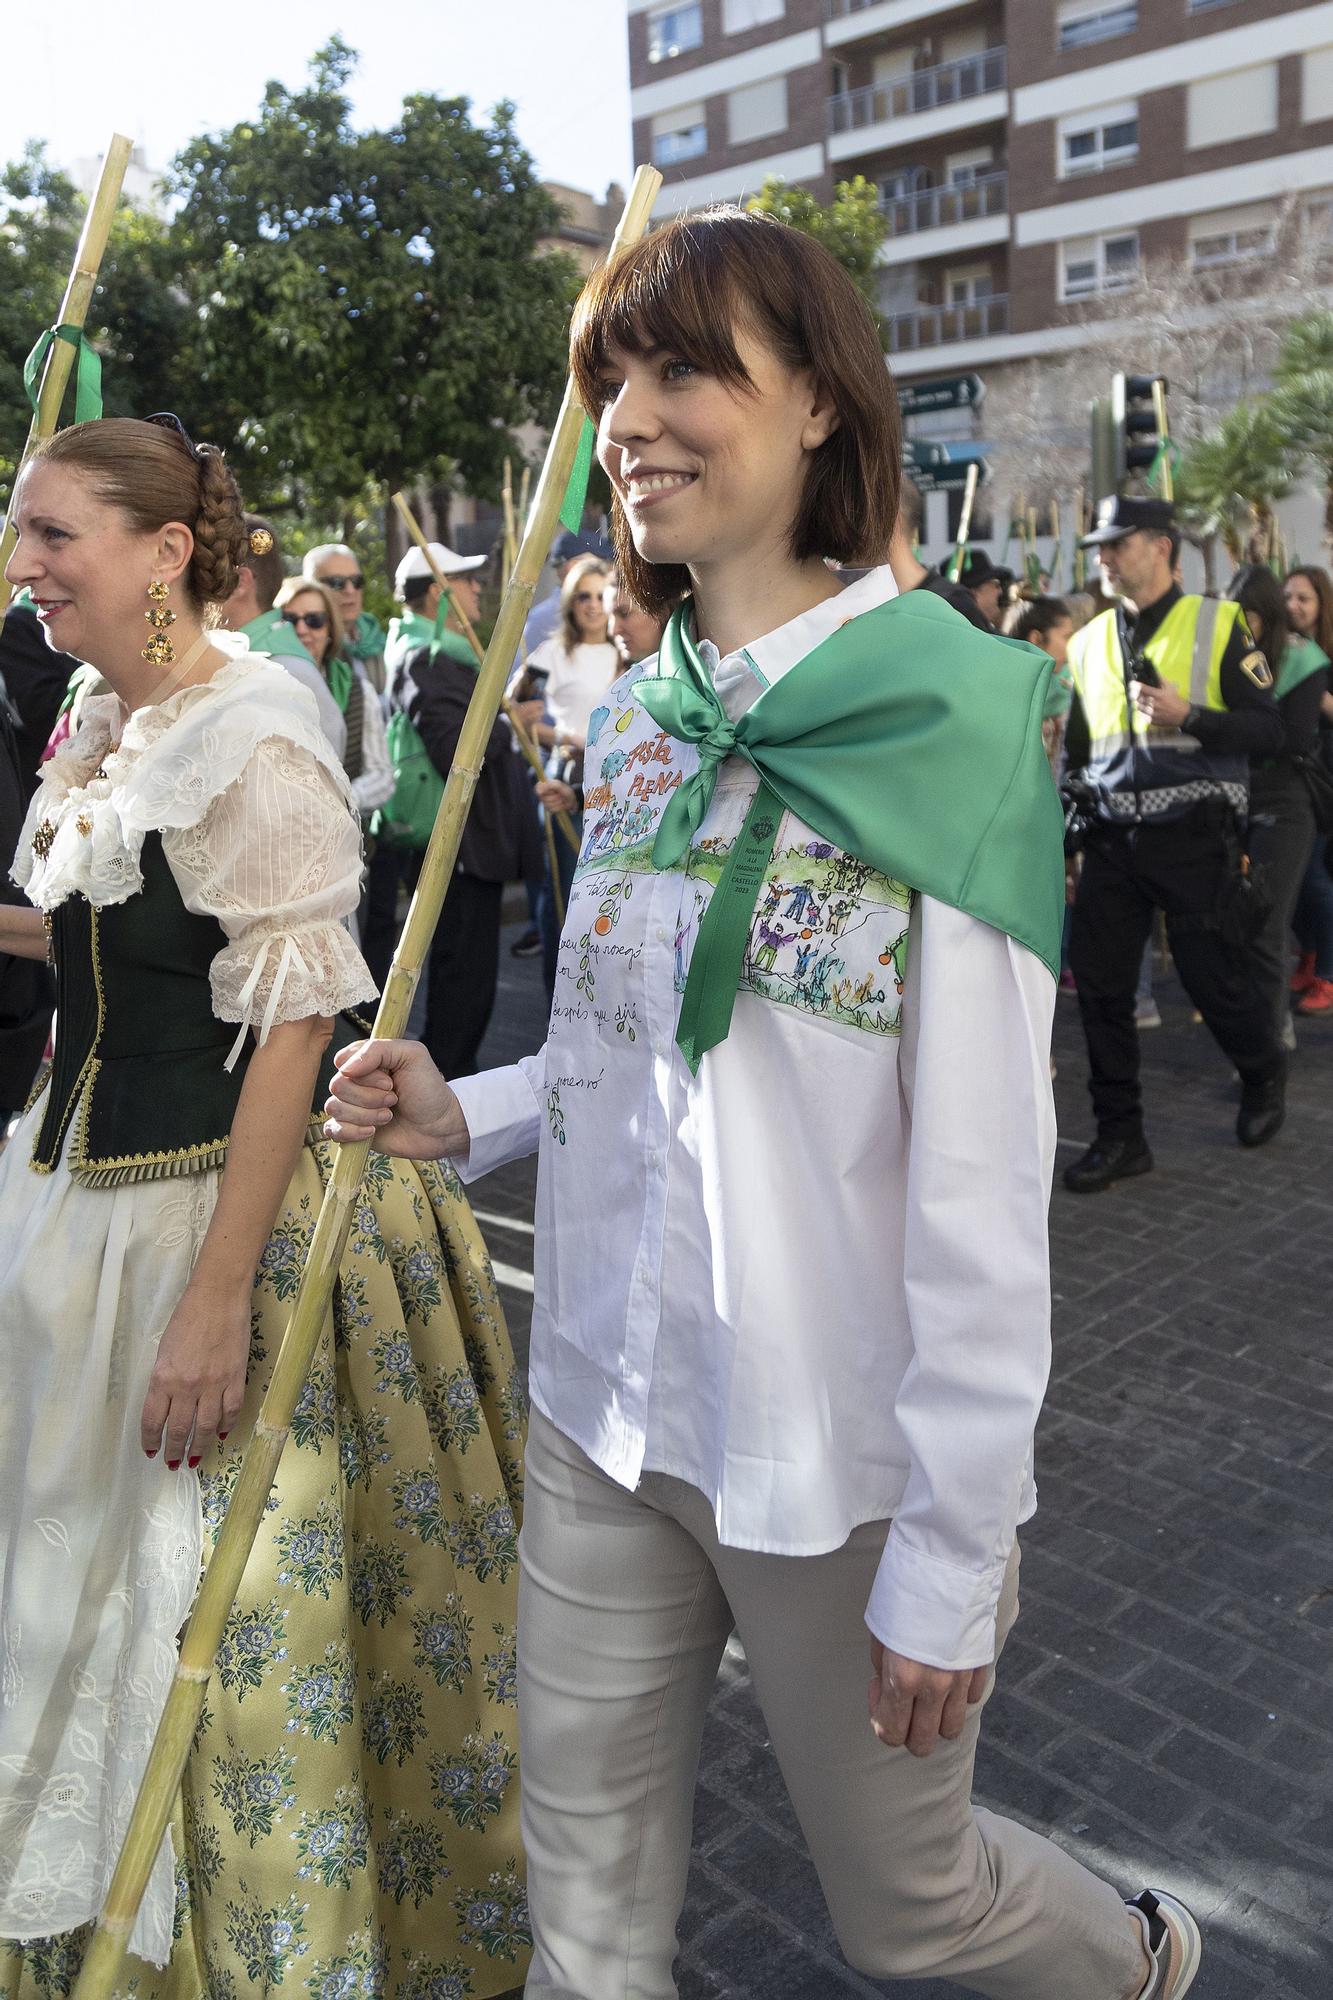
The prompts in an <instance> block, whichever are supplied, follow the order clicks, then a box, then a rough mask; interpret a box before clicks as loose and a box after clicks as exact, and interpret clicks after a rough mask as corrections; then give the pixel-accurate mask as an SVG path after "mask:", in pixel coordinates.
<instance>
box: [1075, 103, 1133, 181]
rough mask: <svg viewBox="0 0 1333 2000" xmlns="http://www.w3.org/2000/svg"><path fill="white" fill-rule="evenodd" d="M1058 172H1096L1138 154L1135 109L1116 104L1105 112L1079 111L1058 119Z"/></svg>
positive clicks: (1118, 164) (1100, 171)
mask: <svg viewBox="0 0 1333 2000" xmlns="http://www.w3.org/2000/svg"><path fill="white" fill-rule="evenodd" d="M1058 146H1059V155H1058V161H1057V166H1058V171H1059V174H1060V178H1061V179H1062V180H1065V179H1067V178H1068V177H1069V176H1070V175H1072V174H1099V173H1102V172H1103V171H1104V170H1105V169H1106V168H1107V167H1119V166H1123V165H1124V163H1125V162H1126V161H1127V160H1136V159H1137V158H1138V156H1139V108H1138V106H1137V104H1117V105H1114V106H1112V107H1111V108H1110V109H1109V110H1107V111H1091V112H1089V111H1080V112H1077V113H1076V114H1075V115H1074V116H1073V117H1070V118H1063V119H1061V121H1060V127H1059V136H1058Z"/></svg>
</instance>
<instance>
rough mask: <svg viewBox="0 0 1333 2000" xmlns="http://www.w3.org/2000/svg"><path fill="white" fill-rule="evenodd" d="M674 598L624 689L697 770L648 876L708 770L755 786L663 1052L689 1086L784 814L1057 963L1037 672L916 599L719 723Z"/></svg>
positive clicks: (723, 1026)
mask: <svg viewBox="0 0 1333 2000" xmlns="http://www.w3.org/2000/svg"><path fill="white" fill-rule="evenodd" d="M691 615H692V606H691V604H690V601H689V600H688V599H687V600H686V602H685V603H684V604H683V605H682V606H681V607H680V608H679V609H678V610H677V611H676V613H675V615H674V616H673V618H672V620H671V622H670V624H669V625H668V626H667V629H666V632H665V633H664V635H663V639H662V650H661V652H660V654H659V656H658V665H657V672H656V673H653V674H645V675H644V676H643V677H642V678H641V679H639V680H638V681H637V682H636V684H635V688H634V693H635V697H636V699H637V700H638V701H639V702H640V703H641V704H642V706H643V708H644V709H645V710H646V712H647V713H648V715H649V716H651V718H652V720H653V721H654V722H655V723H656V724H657V726H658V727H659V729H662V730H664V731H665V732H666V734H667V735H668V736H673V737H675V738H676V739H677V740H678V741H683V742H688V743H693V744H694V745H695V747H696V749H697V751H698V757H699V764H698V769H697V770H696V771H694V772H693V773H692V774H691V775H690V776H689V777H687V778H685V779H684V780H683V782H682V783H681V784H680V785H678V786H677V787H676V789H675V791H674V792H672V794H671V795H670V797H669V799H668V801H667V805H666V807H665V810H664V811H663V814H662V818H661V820H660V822H659V824H658V830H657V835H656V838H655V840H654V842H653V855H652V859H653V866H654V867H655V868H659V869H668V868H675V867H678V866H679V865H680V863H681V862H682V861H683V860H684V858H685V856H686V855H687V854H688V852H689V850H690V848H691V846H692V845H693V844H694V842H695V841H696V839H697V838H698V836H699V833H700V829H701V828H702V826H703V823H704V820H705V818H706V817H707V814H708V810H709V807H710V806H711V804H712V801H713V794H714V792H715V790H716V788H717V774H718V768H719V766H720V765H721V764H722V763H723V762H724V761H725V760H726V759H727V758H728V757H732V756H740V757H743V758H745V760H746V762H747V763H749V764H751V765H752V766H753V767H754V769H755V771H756V772H757V773H758V776H759V786H758V789H757V791H756V792H755V795H754V798H753V799H752V801H751V803H750V807H749V810H748V812H747V813H746V815H745V822H744V825H743V826H742V828H741V831H740V833H739V834H738V835H737V837H736V840H735V841H734V842H733V844H732V847H731V851H730V853H729V855H728V857H727V860H726V864H725V866H724V868H723V871H722V875H721V878H720V880H719V882H718V885H717V888H716V889H715V890H714V891H713V895H712V898H711V900H710V902H709V904H708V907H707V910H706V911H705V913H704V917H703V921H702V923H701V924H700V926H699V933H698V937H697V939H696V941H695V946H694V951H693V954H692V956H691V959H690V968H689V972H688V974H687V976H686V980H685V992H684V994H683V996H682V999H681V1009H680V1020H679V1022H678V1024H677V1030H676V1042H677V1045H678V1047H679V1048H680V1051H681V1053H682V1055H683V1056H684V1057H685V1060H686V1062H687V1063H688V1064H689V1067H690V1070H691V1072H692V1073H696V1074H697V1072H698V1068H699V1064H700V1062H701V1061H702V1059H703V1057H704V1056H705V1055H706V1054H707V1052H708V1050H709V1049H712V1048H716V1047H717V1045H718V1043H719V1042H722V1041H725V1039H726V1036H727V1032H728V1030H729V1028H730V1025H731V1016H732V1010H733V1008H734V1007H735V1003H736V994H737V992H738V990H739V987H740V983H741V979H742V976H743V974H744V970H745V959H746V952H747V949H748V944H749V938H750V930H751V925H752V923H753V919H754V909H755V903H756V900H757V898H758V894H759V889H760V885H761V884H762V882H763V881H764V879H765V876H766V874H767V871H768V868H769V865H770V863H771V861H772V857H773V850H774V846H775V843H776V841H777V836H778V829H779V826H780V825H781V822H782V817H783V814H784V812H788V811H789V812H792V813H794V814H795V815H796V817H797V819H798V820H800V821H801V822H802V823H803V825H804V826H805V827H808V828H810V829H812V830H813V831H814V832H815V833H816V834H818V835H819V837H820V838H821V839H822V840H825V841H827V842H828V843H829V844H830V845H831V846H832V847H835V848H838V849H840V850H841V851H842V852H843V853H844V854H846V855H850V856H853V857H855V859H857V860H858V861H860V862H863V863H868V864H869V865H870V866H871V867H872V868H875V869H877V870H878V871H879V872H880V873H881V874H883V875H886V876H889V877H890V878H892V879H894V880H896V881H898V882H901V883H907V884H910V885H911V887H912V888H913V889H915V890H917V891H918V892H919V893H920V894H922V895H927V896H932V897H934V898H935V899H936V900H938V901H940V902H943V903H948V904H951V905H952V906H953V907H954V908H955V909H959V910H963V911H965V912H966V913H967V914H968V915H970V916H974V917H977V918H979V919H980V920H981V921H982V922H983V923H987V924H991V925H993V926H994V927H995V928H996V929H998V930H1001V931H1004V932H1006V933H1007V934H1008V935H1009V936H1010V937H1012V938H1014V939H1015V940H1016V941H1017V942H1018V943H1019V944H1022V945H1025V946H1026V947H1027V948H1028V949H1029V950H1030V951H1032V952H1034V953H1035V954H1036V955H1037V956H1038V957H1039V958H1041V959H1042V960H1043V961H1044V963H1045V964H1046V966H1047V967H1048V969H1049V970H1050V971H1051V973H1052V976H1053V977H1054V975H1055V974H1056V972H1058V969H1059V964H1060V928H1061V923H1062V920H1063V916H1064V858H1063V820H1062V815H1061V812H1060V807H1059V803H1058V800H1057V797H1056V792H1055V787H1054V785H1053V784H1052V783H1051V772H1050V765H1049V764H1048V762H1047V760H1046V753H1045V750H1044V749H1043V747H1042V738H1041V719H1042V708H1043V704H1044V701H1045V698H1046V694H1047V690H1048V686H1049V682H1050V672H1051V663H1050V659H1049V657H1048V656H1047V655H1046V654H1045V653H1041V652H1038V651H1037V650H1036V649H1035V648H1034V647H1031V646H1027V645H1023V644H1022V643H1021V642H1019V641H1017V640H1013V639H1001V638H995V637H991V636H989V635H987V634H985V633H981V632H979V631H977V630H976V628H975V627H974V626H972V625H970V624H969V623H968V621H967V620H966V619H965V618H963V617H962V616H961V615H960V614H959V613H958V612H957V611H955V610H953V609H952V607H951V606H949V605H947V604H945V603H944V602H943V600H942V599H940V598H938V597H936V596H934V595H933V594H932V593H931V592H929V591H924V590H916V591H911V592H910V593H908V594H907V595H906V596H904V597H896V598H893V599H891V600H890V601H889V602H888V603H887V604H881V605H878V606H876V607H875V608H874V609H873V610H870V611H865V612H862V613H861V615H860V616H859V617H856V618H852V619H850V620H849V621H847V622H846V623H844V624H843V625H842V626H840V627H839V629H838V630H837V631H836V632H834V633H832V634H831V635H830V637H829V638H827V639H825V640H824V641H823V643H822V644H821V645H819V646H816V647H815V649H814V650H813V652H811V653H808V654H807V655H806V656H805V658H804V659H803V660H800V661H799V662H798V663H797V664H796V665H795V666H794V667H792V668H791V669H790V670H789V671H788V672H787V673H786V674H784V675H783V676H782V677H781V679H779V680H777V681H775V682H774V683H773V684H772V685H771V686H769V687H766V688H765V690H764V692H763V693H762V694H761V695H760V696H759V697H758V698H757V700H756V701H754V702H753V703H752V704H751V706H750V707H749V708H748V709H747V710H746V711H745V713H744V714H743V715H741V716H740V717H738V718H737V719H736V720H735V721H733V720H732V719H731V718H730V717H729V716H728V715H727V714H726V712H725V711H724V709H723V707H722V704H721V702H720V701H719V700H718V697H717V694H716V692H715V690H714V688H713V684H712V681H711V679H710V677H709V675H708V672H707V670H706V668H705V667H704V665H703V662H702V660H701V659H700V657H699V653H698V650H697V647H696V646H695V643H694V639H693V636H692V634H691V632H690V629H689V620H690V617H691Z"/></svg>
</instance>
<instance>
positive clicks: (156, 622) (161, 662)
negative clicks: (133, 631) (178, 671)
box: [142, 577, 176, 667]
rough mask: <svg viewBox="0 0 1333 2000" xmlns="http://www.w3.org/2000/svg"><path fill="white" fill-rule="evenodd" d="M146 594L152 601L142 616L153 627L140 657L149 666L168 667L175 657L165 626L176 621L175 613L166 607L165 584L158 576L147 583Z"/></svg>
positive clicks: (174, 649) (174, 650)
mask: <svg viewBox="0 0 1333 2000" xmlns="http://www.w3.org/2000/svg"><path fill="white" fill-rule="evenodd" d="M148 595H149V596H150V597H151V598H152V600H153V602H152V605H151V607H150V608H149V610H147V611H145V612H144V617H145V618H146V619H147V620H148V623H149V624H150V625H151V626H152V628H153V636H152V637H151V639H150V640H149V641H148V644H147V645H146V646H145V647H144V649H143V654H142V657H143V658H144V659H145V660H147V662H148V664H149V666H151V667H169V666H171V665H172V663H173V661H174V660H175V658H176V648H175V647H174V646H173V645H172V643H171V641H170V639H169V638H168V637H167V627H168V625H174V624H175V623H176V614H175V612H174V611H169V610H168V609H167V586H166V584H165V583H163V582H162V581H161V579H160V578H159V577H154V578H153V581H152V582H151V583H150V584H149V586H148Z"/></svg>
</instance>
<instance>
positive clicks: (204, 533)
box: [190, 444, 250, 604]
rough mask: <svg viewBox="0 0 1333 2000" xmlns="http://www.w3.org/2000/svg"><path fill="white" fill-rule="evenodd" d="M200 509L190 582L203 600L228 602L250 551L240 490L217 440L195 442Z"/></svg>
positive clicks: (196, 523) (203, 601) (196, 520)
mask: <svg viewBox="0 0 1333 2000" xmlns="http://www.w3.org/2000/svg"><path fill="white" fill-rule="evenodd" d="M195 455H196V458H197V459H198V463H199V512H198V514H197V516H196V517H195V523H194V558H193V560H192V561H191V564H190V584H191V587H192V589H193V591H194V594H195V596H196V597H197V598H198V600H199V602H200V603H201V604H225V603H226V601H227V599H228V598H229V597H230V596H231V594H232V592H233V591H234V590H235V588H236V586H237V584H238V583H239V582H240V573H241V565H242V564H243V563H244V562H245V561H246V560H247V559H248V557H249V554H250V537H249V534H248V533H247V531H246V526H245V505H244V502H243V501H242V499H241V490H240V488H239V486H238V485H237V484H236V481H235V479H234V478H233V477H232V474H231V472H230V471H229V469H228V466H227V461H226V459H225V458H224V457H223V455H222V453H221V452H220V451H219V450H218V448H217V446H216V445H214V444H201V445H196V447H195Z"/></svg>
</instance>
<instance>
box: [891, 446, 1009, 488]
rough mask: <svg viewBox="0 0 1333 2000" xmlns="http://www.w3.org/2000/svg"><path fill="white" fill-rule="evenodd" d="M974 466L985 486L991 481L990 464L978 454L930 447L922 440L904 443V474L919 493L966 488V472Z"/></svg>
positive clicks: (954, 448)
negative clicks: (976, 467) (977, 469)
mask: <svg viewBox="0 0 1333 2000" xmlns="http://www.w3.org/2000/svg"><path fill="white" fill-rule="evenodd" d="M973 464H975V465H978V466H979V467H980V474H979V478H980V483H981V485H983V486H984V485H985V484H986V483H987V481H988V480H989V478H990V462H989V460H988V459H985V458H983V457H982V455H981V453H980V452H978V451H972V452H969V451H968V449H967V447H966V446H965V445H955V446H952V447H950V446H949V445H947V444H932V443H930V442H928V441H927V440H926V439H925V438H907V439H905V440H904V441H903V471H904V472H905V473H906V474H907V476H908V478H909V479H910V480H911V481H912V482H913V484H914V485H915V486H916V487H917V488H918V489H919V490H920V491H921V492H922V493H935V492H940V491H943V490H945V489H948V490H953V489H954V488H956V487H958V488H961V487H963V486H966V484H967V469H968V466H969V465H973Z"/></svg>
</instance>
